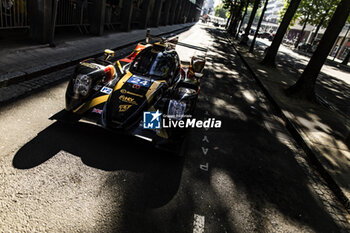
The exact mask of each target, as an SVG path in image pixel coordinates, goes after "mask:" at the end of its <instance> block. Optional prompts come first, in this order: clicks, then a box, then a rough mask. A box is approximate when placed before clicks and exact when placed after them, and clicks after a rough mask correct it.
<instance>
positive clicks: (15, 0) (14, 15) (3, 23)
mask: <svg viewBox="0 0 350 233" xmlns="http://www.w3.org/2000/svg"><path fill="white" fill-rule="evenodd" d="M27 27H29V25H28V14H27V2H26V0H0V29H10V28H27Z"/></svg>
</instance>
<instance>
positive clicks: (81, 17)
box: [56, 0, 92, 26]
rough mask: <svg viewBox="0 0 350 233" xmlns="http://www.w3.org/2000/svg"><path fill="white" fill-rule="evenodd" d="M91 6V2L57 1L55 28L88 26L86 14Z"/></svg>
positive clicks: (79, 0)
mask: <svg viewBox="0 0 350 233" xmlns="http://www.w3.org/2000/svg"><path fill="white" fill-rule="evenodd" d="M91 5H92V3H91V1H88V0H59V1H58V5H57V18H56V26H83V25H88V24H89V22H88V14H89V9H90V8H91Z"/></svg>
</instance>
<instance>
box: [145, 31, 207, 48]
mask: <svg viewBox="0 0 350 233" xmlns="http://www.w3.org/2000/svg"><path fill="white" fill-rule="evenodd" d="M150 39H154V40H157V41H159V42H161V43H164V44H166V43H168V44H172V45H174V48H175V46H176V45H179V46H183V47H187V48H190V49H195V50H198V51H202V52H205V53H206V52H208V49H206V48H203V47H199V46H196V45H191V44H186V43H183V42H179V37H175V38H171V39H168V38H165V37H159V36H155V35H151V30H150V29H147V32H146V43H147V44H149V43H150V42H149V41H150Z"/></svg>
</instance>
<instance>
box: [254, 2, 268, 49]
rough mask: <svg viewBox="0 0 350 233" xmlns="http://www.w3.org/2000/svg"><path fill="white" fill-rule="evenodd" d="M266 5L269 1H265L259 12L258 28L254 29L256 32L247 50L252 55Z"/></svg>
mask: <svg viewBox="0 0 350 233" xmlns="http://www.w3.org/2000/svg"><path fill="white" fill-rule="evenodd" d="M268 3H269V0H265V4H264V9H263V10H262V12H261V16H260V19H259V22H258V26H257V27H256V31H255V35H254V38H253V41H252V43H251V44H250V48H249V52H250V53H253V51H254V45H255V41H256V37H257V36H258V34H259V29H260V26H261V22H262V20H263V18H264V14H265V11H266V7H267V4H268Z"/></svg>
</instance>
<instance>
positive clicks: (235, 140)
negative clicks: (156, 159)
mask: <svg viewBox="0 0 350 233" xmlns="http://www.w3.org/2000/svg"><path fill="white" fill-rule="evenodd" d="M207 32H208V33H210V34H211V35H212V37H213V38H214V47H213V48H212V51H215V56H212V57H208V60H210V61H211V63H212V65H211V66H210V67H207V68H208V70H209V71H208V72H209V73H208V78H207V79H205V80H203V82H202V85H201V90H202V91H203V92H202V94H203V93H205V96H207V97H208V99H209V101H208V102H204V103H203V102H202V103H201V104H199V105H198V106H199V111H200V112H202V113H203V112H205V111H206V110H210V112H211V113H212V115H213V117H215V118H216V119H222V120H223V128H222V129H221V131H220V132H215V130H212V131H208V132H207V133H206V134H207V135H208V137H209V138H211V145H214V146H212V147H211V148H210V150H212V151H214V152H213V156H212V157H210V164H211V169H210V180H211V185H212V190H210V191H211V192H212V193H213V195H214V196H213V197H211V198H212V200H217V202H218V205H219V206H220V208H222V209H224V210H225V211H226V214H225V215H226V216H225V218H226V222H227V223H228V225H229V227H230V229H231V230H230V229H226V230H228V231H229V232H232V231H235V229H236V230H238V231H247V229H249V230H252V229H253V230H256V231H260V232H265V231H271V230H272V231H277V230H278V227H279V226H283V225H285V226H287V227H288V226H289V227H290V226H293V227H292V228H289V230H291V231H295V230H296V231H299V230H301V229H306V231H309V230H313V231H316V232H336V231H339V229H338V226H337V224H336V223H335V222H334V220H333V218H332V217H331V216H330V215H329V213H328V211H327V210H326V209H325V207H324V206H323V204H322V202H321V201H320V199H319V198H318V197H317V195H315V192H314V191H313V190H312V189H310V187H311V186H310V177H307V175H306V174H305V171H304V170H303V168H302V167H301V166H300V164H299V162H297V161H296V154H298V153H302V152H300V150H298V149H297V148H296V147H295V144H296V143H295V141H294V140H293V139H292V138H291V136H290V135H289V134H288V133H287V131H286V129H285V128H284V126H283V124H282V123H280V122H278V121H277V120H276V118H274V117H273V115H274V114H275V113H274V109H272V108H271V107H270V106H271V104H270V103H269V102H268V101H266V100H267V98H266V97H265V96H264V94H263V93H262V91H261V90H260V88H258V86H257V84H256V83H255V80H254V79H253V78H252V77H251V76H250V75H249V71H248V70H247V69H246V68H245V67H244V65H243V63H242V62H241V61H240V59H239V57H238V55H237V54H236V53H235V52H234V50H233V48H232V47H231V45H230V44H228V43H227V40H226V34H225V32H223V31H221V30H217V29H207ZM259 97H260V98H259ZM266 124H269V125H270V127H269V130H267V126H266ZM218 135H220V136H218ZM214 155H215V156H214ZM191 159H196V158H193V157H191ZM197 159H198V158H197ZM194 175H196V174H194ZM196 178H197V179H200V176H198V177H196ZM224 178H225V180H226V181H225V182H223V183H224V184H222V185H217V186H216V183H215V182H214V181H213V180H217V181H216V182H218V183H220V182H219V181H220V180H221V179H224ZM225 189H227V190H229V192H228V193H225V191H224V190H225ZM230 195H231V197H232V198H231V199H230ZM240 211H241V212H240ZM242 216H244V217H242ZM277 216H278V217H277ZM281 216H282V217H281ZM246 217H247V218H248V220H246V219H245V218H246ZM276 217H277V219H275V218H276ZM271 219H275V220H271ZM271 221H272V222H271ZM273 221H277V222H275V223H273ZM245 224H246V225H245ZM246 227H247V228H246ZM294 227H295V228H294ZM282 229H284V230H285V229H288V228H283V227H282Z"/></svg>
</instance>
